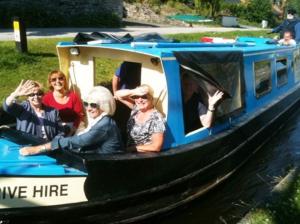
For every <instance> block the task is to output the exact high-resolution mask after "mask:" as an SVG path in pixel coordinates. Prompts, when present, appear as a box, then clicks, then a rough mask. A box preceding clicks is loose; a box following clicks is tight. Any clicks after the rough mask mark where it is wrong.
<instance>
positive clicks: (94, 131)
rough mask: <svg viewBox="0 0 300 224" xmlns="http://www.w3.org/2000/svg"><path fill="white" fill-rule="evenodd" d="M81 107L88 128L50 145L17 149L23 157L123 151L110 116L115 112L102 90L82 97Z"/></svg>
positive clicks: (107, 91) (104, 90)
mask: <svg viewBox="0 0 300 224" xmlns="http://www.w3.org/2000/svg"><path fill="white" fill-rule="evenodd" d="M84 106H85V108H86V112H87V115H88V116H89V124H88V126H87V128H86V129H84V130H83V131H82V132H80V133H78V134H76V135H74V136H71V137H57V138H54V139H53V140H52V141H51V142H49V143H46V144H43V145H38V146H29V147H24V148H21V149H20V154H21V155H23V156H27V155H34V154H38V153H43V152H46V151H50V150H57V149H70V150H72V149H80V150H79V151H80V152H82V153H99V154H102V153H115V152H121V151H122V150H123V145H122V141H121V135H120V132H119V129H118V127H117V125H116V123H115V121H114V120H113V119H112V118H111V116H112V115H113V114H114V112H115V108H116V106H115V100H114V98H113V96H112V94H111V93H110V91H109V90H108V89H106V88H104V87H102V86H98V87H94V88H93V89H92V90H91V91H90V92H89V94H88V96H87V97H85V100H84Z"/></svg>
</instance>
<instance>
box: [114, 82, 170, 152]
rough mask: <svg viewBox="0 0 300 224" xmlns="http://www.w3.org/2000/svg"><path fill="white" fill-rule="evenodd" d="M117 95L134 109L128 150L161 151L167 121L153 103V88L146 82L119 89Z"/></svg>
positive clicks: (131, 117) (129, 131)
mask: <svg viewBox="0 0 300 224" xmlns="http://www.w3.org/2000/svg"><path fill="white" fill-rule="evenodd" d="M115 97H116V98H117V99H119V100H121V101H122V102H126V105H127V106H128V107H129V108H130V109H132V111H131V115H130V118H129V120H128V122H127V133H128V142H127V146H128V150H129V151H137V152H159V151H160V150H161V148H162V146H163V141H164V132H165V130H166V128H165V122H164V118H163V116H162V114H161V113H160V112H158V111H157V110H156V109H155V108H154V105H153V89H152V88H151V87H150V86H149V85H146V84H143V85H141V86H138V87H137V88H135V89H123V90H118V91H116V93H115Z"/></svg>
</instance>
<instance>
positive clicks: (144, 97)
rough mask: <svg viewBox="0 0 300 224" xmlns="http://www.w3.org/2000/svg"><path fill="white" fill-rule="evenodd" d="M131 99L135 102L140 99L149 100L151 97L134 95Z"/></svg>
mask: <svg viewBox="0 0 300 224" xmlns="http://www.w3.org/2000/svg"><path fill="white" fill-rule="evenodd" d="M131 98H132V99H134V100H136V99H139V98H142V99H144V100H147V99H148V98H149V97H148V95H147V94H145V95H142V96H136V95H134V96H131Z"/></svg>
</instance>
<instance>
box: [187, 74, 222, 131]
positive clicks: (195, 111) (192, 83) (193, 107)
mask: <svg viewBox="0 0 300 224" xmlns="http://www.w3.org/2000/svg"><path fill="white" fill-rule="evenodd" d="M182 90H183V91H182V93H183V94H182V96H183V114H184V125H185V133H189V132H191V131H194V130H197V129H199V128H201V127H202V126H203V127H206V128H209V127H211V126H212V124H213V120H214V115H215V111H216V105H217V103H218V102H219V101H220V100H221V99H222V97H223V94H224V93H223V92H221V91H219V90H217V91H216V92H215V93H214V94H213V95H209V94H207V95H208V107H206V106H205V104H204V102H203V100H202V97H201V94H200V87H199V85H198V84H197V81H196V80H194V79H193V78H192V77H190V76H189V75H188V74H183V75H182Z"/></svg>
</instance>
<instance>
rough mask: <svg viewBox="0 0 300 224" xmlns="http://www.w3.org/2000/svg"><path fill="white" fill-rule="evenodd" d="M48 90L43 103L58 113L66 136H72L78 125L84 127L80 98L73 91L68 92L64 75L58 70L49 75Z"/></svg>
mask: <svg viewBox="0 0 300 224" xmlns="http://www.w3.org/2000/svg"><path fill="white" fill-rule="evenodd" d="M48 88H49V91H48V92H47V93H46V94H45V95H44V97H43V103H44V104H45V105H47V106H50V107H54V108H55V109H57V110H58V111H59V115H60V117H61V120H62V122H63V125H64V127H65V132H66V134H67V135H73V134H74V133H75V132H76V130H77V129H78V127H79V125H80V126H84V122H83V120H84V112H83V106H82V102H81V99H80V97H79V96H78V95H77V93H76V92H75V91H74V90H73V91H71V90H69V88H68V82H67V78H66V75H65V74H64V73H63V72H62V71H59V70H54V71H51V72H50V73H49V75H48Z"/></svg>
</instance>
